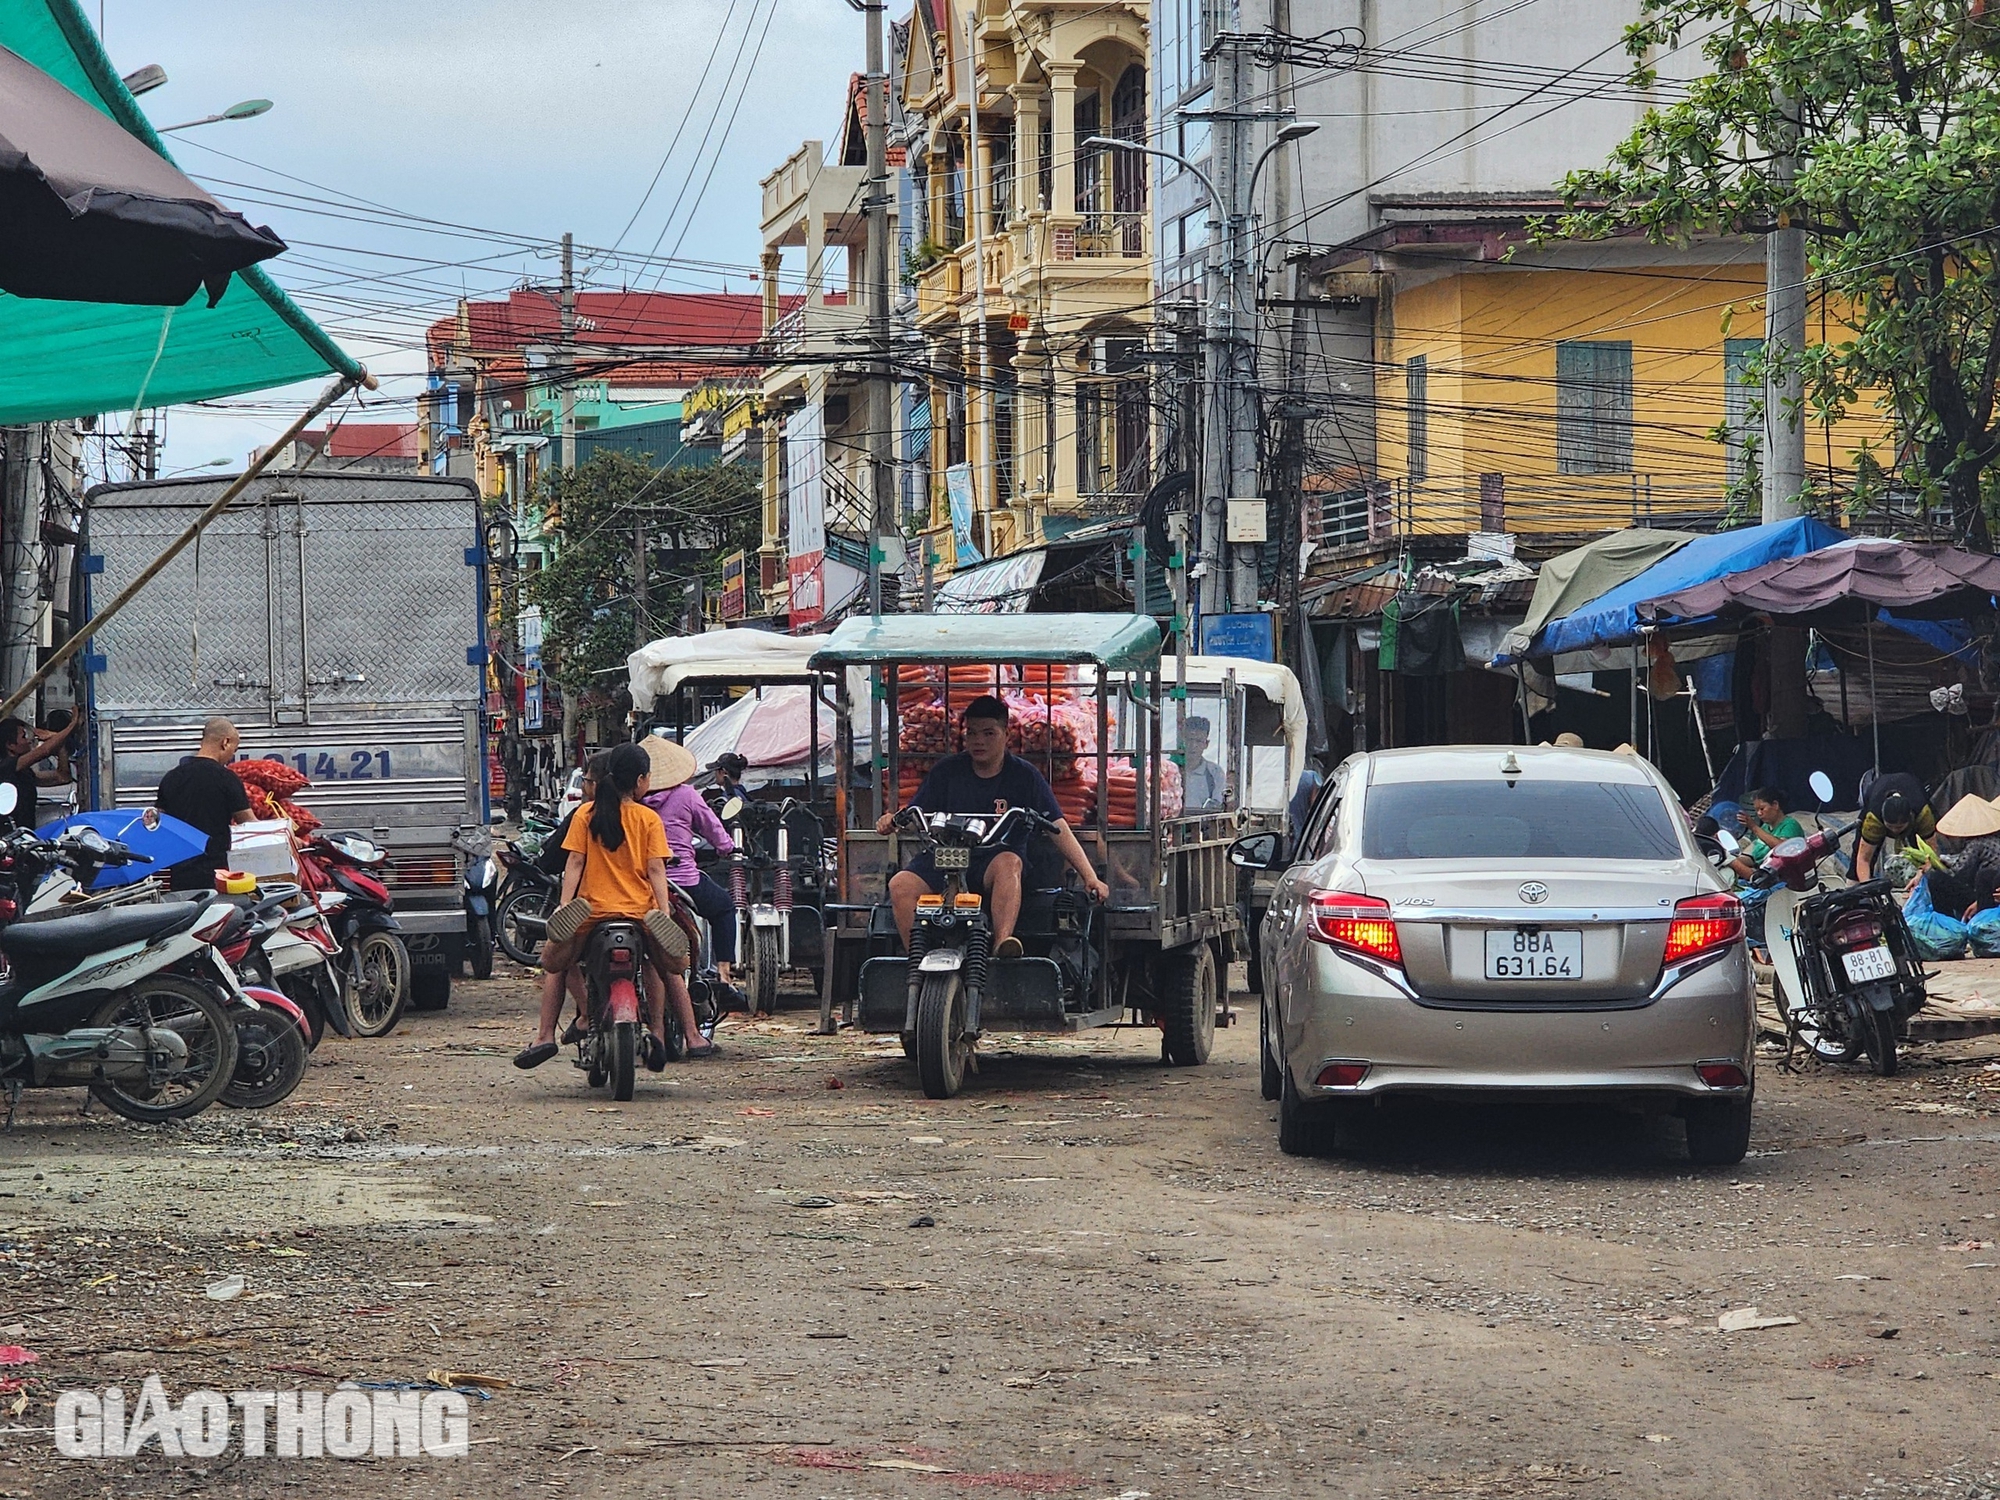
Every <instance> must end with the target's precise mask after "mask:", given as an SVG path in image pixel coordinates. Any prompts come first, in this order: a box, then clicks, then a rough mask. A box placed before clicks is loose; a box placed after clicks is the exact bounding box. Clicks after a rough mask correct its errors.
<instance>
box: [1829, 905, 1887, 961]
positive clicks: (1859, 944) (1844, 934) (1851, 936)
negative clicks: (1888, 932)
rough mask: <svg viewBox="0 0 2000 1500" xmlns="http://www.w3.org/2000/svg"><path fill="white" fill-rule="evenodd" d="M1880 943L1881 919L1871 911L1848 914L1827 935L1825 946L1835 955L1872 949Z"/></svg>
mask: <svg viewBox="0 0 2000 1500" xmlns="http://www.w3.org/2000/svg"><path fill="white" fill-rule="evenodd" d="M1881 941H1882V919H1881V918H1880V917H1878V916H1876V915H1875V913H1873V912H1872V911H1854V912H1849V913H1848V914H1847V915H1846V916H1844V917H1842V918H1841V919H1840V920H1839V921H1838V922H1835V923H1834V924H1833V929H1832V930H1831V931H1830V932H1828V933H1827V936H1826V945H1827V946H1828V947H1829V948H1831V949H1833V951H1834V952H1836V953H1845V952H1847V951H1848V950H1849V949H1850V948H1872V947H1874V946H1875V945H1876V944H1877V943H1879V942H1881Z"/></svg>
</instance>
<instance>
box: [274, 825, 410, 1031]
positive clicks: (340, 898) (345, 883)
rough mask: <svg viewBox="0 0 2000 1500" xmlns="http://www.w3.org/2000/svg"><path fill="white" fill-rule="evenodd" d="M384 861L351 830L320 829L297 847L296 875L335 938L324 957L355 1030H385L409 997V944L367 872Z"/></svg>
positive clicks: (384, 892)
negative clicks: (329, 966)
mask: <svg viewBox="0 0 2000 1500" xmlns="http://www.w3.org/2000/svg"><path fill="white" fill-rule="evenodd" d="M387 862H388V856H387V855H385V854H384V853H383V852H382V850H381V849H380V848H378V847H377V846H376V845H375V844H373V843H371V842H370V841H369V840H368V839H365V838H363V837H362V836H361V835H360V834H358V833H335V832H330V831H327V830H321V831H320V832H317V833H315V834H313V835H312V836H311V838H309V839H308V840H307V841H306V842H305V843H304V844H303V845H302V846H301V847H300V849H299V878H300V883H301V884H302V885H303V886H304V887H305V888H306V890H307V891H308V892H310V893H312V895H313V896H314V897H315V898H316V899H317V901H318V902H319V907H320V911H321V914H322V915H323V916H324V918H325V920H326V925H327V928H328V929H329V930H330V931H331V933H332V934H333V939H334V942H335V944H336V945H337V946H336V948H335V950H334V952H333V953H332V954H331V955H330V956H329V961H330V962H331V964H332V965H333V968H334V972H335V974H336V975H337V976H338V978H339V981H340V989H341V995H342V998H343V1001H344V1003H345V1005H346V1007H347V1019H348V1024H349V1025H350V1026H351V1027H352V1028H353V1032H354V1034H355V1035H356V1036H386V1035H388V1033H390V1032H391V1031H393V1030H395V1029H396V1023H397V1022H398V1021H399V1020H401V1019H402V1016H403V1007H404V1005H406V1004H407V1003H408V1002H409V998H410V950H409V949H408V948H406V947H404V946H403V938H402V928H401V927H400V926H399V925H398V924H397V922H396V903H395V900H394V898H393V897H391V896H390V894H389V888H388V887H387V886H386V885H384V884H383V883H382V882H381V881H380V880H379V879H377V878H376V876H375V875H374V873H372V872H373V871H375V870H377V869H379V868H380V867H381V866H383V865H384V864H386V863H387Z"/></svg>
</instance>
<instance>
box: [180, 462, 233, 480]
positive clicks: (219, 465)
mask: <svg viewBox="0 0 2000 1500" xmlns="http://www.w3.org/2000/svg"><path fill="white" fill-rule="evenodd" d="M233 462H235V460H234V459H228V458H211V459H210V460H208V462H207V463H200V464H188V465H186V466H184V467H182V468H178V469H174V470H171V471H170V472H169V473H168V474H167V475H166V476H165V477H166V478H168V479H172V478H173V477H174V476H175V475H176V474H192V473H193V472H194V471H195V470H196V469H226V468H228V467H229V466H230V464H232V463H233Z"/></svg>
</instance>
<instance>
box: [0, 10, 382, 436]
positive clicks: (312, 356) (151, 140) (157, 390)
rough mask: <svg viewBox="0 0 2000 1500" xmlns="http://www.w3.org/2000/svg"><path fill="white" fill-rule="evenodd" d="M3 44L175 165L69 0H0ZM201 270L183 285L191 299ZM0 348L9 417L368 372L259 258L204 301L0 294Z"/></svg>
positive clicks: (1, 409)
mask: <svg viewBox="0 0 2000 1500" xmlns="http://www.w3.org/2000/svg"><path fill="white" fill-rule="evenodd" d="M0 47H4V48H6V49H7V50H8V51H10V52H12V53H13V54H14V55H15V56H16V58H18V59H20V60H21V61H22V62H25V63H27V64H31V65H32V66H33V67H35V68H38V69H40V70H41V71H42V72H43V73H45V74H47V75H48V76H49V77H50V78H52V79H53V80H54V81H55V82H56V83H57V84H60V85H61V86H62V87H63V88H64V89H66V90H67V91H68V92H69V93H70V94H71V95H73V96H75V98H76V99H77V100H79V101H80V102H81V104H82V105H84V106H87V107H88V108H90V109H91V110H93V111H95V112H96V113H98V114H100V115H102V116H104V117H105V118H107V119H108V120H110V121H111V122H112V124H113V125H114V126H115V127H117V128H118V129H119V130H121V131H123V132H124V133H126V134H127V135H128V136H130V137H134V138H136V139H135V140H134V142H133V144H134V145H135V146H136V147H138V148H140V149H142V150H146V151H149V152H151V153H152V154H153V155H155V156H156V157H158V158H159V159H160V162H161V165H162V166H163V167H164V168H166V169H167V170H168V171H173V168H172V166H171V161H172V159H171V158H170V157H168V156H167V154H166V151H165V149H164V148H163V147H162V146H161V144H160V138H159V136H158V135H157V134H156V133H155V132H154V130H153V127H152V126H151V125H150V124H149V123H148V122H147V120H146V117H145V115H144V114H143V113H141V112H140V109H139V106H138V104H137V103H135V102H134V100H133V98H132V96H131V94H130V93H129V92H127V90H126V88H125V85H124V84H123V83H121V82H120V81H119V78H118V74H117V72H116V71H115V70H114V69H113V68H112V66H111V63H110V61H109V59H107V58H106V57H105V55H104V49H103V48H102V47H101V46H100V45H99V44H98V40H97V35H96V33H95V32H94V31H92V30H91V28H90V23H89V22H88V21H87V20H85V19H84V15H83V11H82V9H81V8H80V7H79V6H78V4H77V0H0ZM0 165H4V164H3V163H0ZM174 176H175V177H176V178H179V176H180V174H179V173H178V172H174ZM180 180H182V181H185V179H184V178H181V179H180ZM196 191H197V192H199V189H197V190H196ZM204 196H205V195H204ZM208 201H210V202H211V203H212V202H213V200H212V199H211V200H208ZM6 211H7V212H12V210H11V208H8V209H6ZM225 212H226V211H225ZM203 279H205V278H199V277H198V278H196V279H195V281H194V282H191V283H190V288H189V290H190V297H191V296H192V291H193V288H194V286H196V285H198V284H200V282H201V281H202V280H203ZM0 348H4V349H5V350H6V351H7V358H6V359H5V360H4V361H0V423H5V424H13V423H23V422H45V421H53V420H56V419H58V418H61V417H83V416H94V415H96V414H97V413H99V412H110V411H131V410H134V409H136V408H138V407H141V406H169V405H172V404H174V403H176V402H182V401H202V400H208V399H211V398H213V397H217V396H228V395H234V394H237V393H239V392H242V391H256V390H268V389H270V388H272V387H274V386H281V385H290V384H292V383H294V382H295V381H301V380H310V379H314V378H316V377H318V376H322V375H325V374H326V373H327V372H329V371H332V372H333V373H335V374H338V375H343V376H347V377H349V378H350V379H354V380H360V379H363V378H364V376H365V372H364V371H363V370H362V369H361V367H360V366H359V365H358V364H356V363H355V362H354V360H353V359H351V358H350V357H349V356H348V355H346V354H345V353H343V352H342V351H341V350H340V348H339V347H338V346H337V345H336V344H335V343H334V342H333V340H331V339H330V338H328V337H327V336H326V334H325V333H323V332H321V331H320V329H319V328H318V327H317V326H315V324H314V323H313V321H312V320H311V319H310V318H308V317H307V316H306V315H305V314H304V313H302V312H301V311H299V309H298V308H297V307H296V306H294V305H293V303H292V301H291V299H290V298H288V297H287V296H286V295H285V294H284V293H283V292H282V291H280V290H279V289H278V287H277V285H276V284H275V283H273V282H272V280H271V279H270V277H269V276H267V275H266V274H265V273H264V271H263V270H262V268H261V267H258V266H255V265H246V266H245V267H244V268H243V269H241V270H239V271H238V272H237V274H235V275H234V276H231V277H230V278H229V284H228V289H227V290H226V291H224V292H223V294H222V297H221V300H220V301H218V302H217V303H215V305H214V306H212V307H211V306H206V305H203V301H202V300H190V301H188V305H185V306H123V305H119V304H115V303H107V302H85V301H49V300H44V299H41V298H29V297H17V296H7V295H0Z"/></svg>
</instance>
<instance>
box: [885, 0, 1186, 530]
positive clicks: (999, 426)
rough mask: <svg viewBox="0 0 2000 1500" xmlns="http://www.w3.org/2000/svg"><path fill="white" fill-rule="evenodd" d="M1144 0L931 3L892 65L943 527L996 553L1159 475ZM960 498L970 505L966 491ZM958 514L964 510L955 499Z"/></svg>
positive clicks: (1062, 526)
mask: <svg viewBox="0 0 2000 1500" xmlns="http://www.w3.org/2000/svg"><path fill="white" fill-rule="evenodd" d="M1148 9H1149V5H1148V0H1110V3H1099V4H1091V5H1087V6H1085V5H1078V4H1075V3H1067V0H920V3H919V4H918V6H917V8H916V11H915V13H914V15H913V16H912V18H911V21H910V28H909V37H908V43H907V46H906V48H905V50H904V55H903V58H902V66H901V70H900V76H899V78H898V87H899V93H900V97H901V101H902V108H903V110H904V113H905V116H906V124H907V141H908V149H909V166H910V174H911V182H912V187H913V191H912V194H911V201H910V219H911V224H910V229H909V238H910V249H909V252H908V254H907V256H906V257H905V260H904V275H905V277H906V278H907V279H908V281H910V282H911V283H913V285H914V290H915V293H916V299H915V320H916V325H917V328H918V330H919V331H920V333H921V335H922V337H923V341H924V351H925V352H924V355H923V363H924V369H925V375H926V377H927V378H926V384H927V386H928V391H927V392H926V397H927V400H926V408H927V409H926V413H925V415H926V417H927V427H928V431H929V439H928V451H927V454H926V457H927V459H928V467H929V473H930V495H929V500H930V505H929V510H930V516H929V525H930V527H931V528H932V529H934V530H936V531H942V532H946V533H947V534H948V535H949V537H950V543H951V544H950V545H946V546H941V547H938V548H936V550H937V551H938V552H939V553H940V554H941V555H942V556H943V557H944V558H945V559H946V560H947V562H950V561H953V560H956V561H958V562H961V563H962V562H965V561H969V560H970V559H971V557H972V556H974V555H984V556H996V555H1000V554H1004V553H1007V552H1011V551H1014V550H1015V549H1017V548H1019V547H1022V546H1025V545H1031V544H1033V543H1036V542H1038V541H1041V540H1043V539H1044V538H1045V537H1047V536H1051V535H1055V534H1059V533H1060V532H1062V531H1065V530H1067V529H1069V528H1071V527H1073V526H1075V525H1077V524H1079V523H1080V522H1081V520H1082V519H1083V518H1085V517H1089V516H1093V515H1098V514H1107V513H1123V512H1126V511H1129V510H1131V509H1132V508H1133V506H1134V505H1135V504H1136V501H1137V498H1138V496H1139V495H1140V494H1142V493H1143V492H1144V490H1145V489H1146V487H1147V485H1148V484H1149V483H1150V481H1151V478H1152V474H1151V457H1150V451H1149V445H1150V441H1151V406H1150V389H1149V373H1150V372H1149V365H1148V362H1147V361H1146V359H1145V358H1144V345H1145V340H1146V337H1147V334H1148V331H1149V329H1150V327H1151V325H1152V315H1151V308H1152V303H1153V287H1152V280H1153V268H1152V244H1153V227H1152V220H1151V217H1150V215H1149V213H1148V211H1147V196H1148V194H1147V181H1148V173H1147V170H1146V167H1145V165H1144V162H1143V160H1142V159H1141V158H1140V157H1139V156H1137V155H1136V154H1135V153H1132V152H1128V151H1122V150H1115V149H1111V148H1107V147H1105V146H1103V145H1093V144H1091V142H1092V141H1093V139H1095V138H1098V137H1103V136H1122V137H1126V138H1129V139H1133V140H1140V139H1143V138H1144V137H1145V135H1146V130H1147V97H1148V84H1147V80H1148V76H1149V74H1148V58H1147V45H1148V44H1147V14H1148ZM954 496H955V500H954ZM954 503H955V504H956V507H957V523H958V524H957V525H956V526H953V525H952V516H953V505H954Z"/></svg>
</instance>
